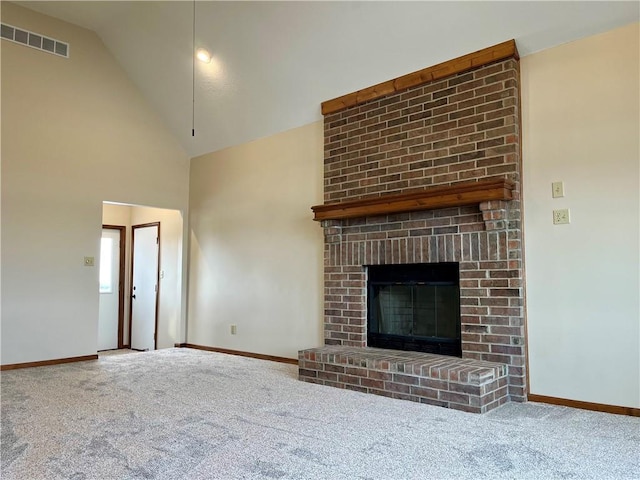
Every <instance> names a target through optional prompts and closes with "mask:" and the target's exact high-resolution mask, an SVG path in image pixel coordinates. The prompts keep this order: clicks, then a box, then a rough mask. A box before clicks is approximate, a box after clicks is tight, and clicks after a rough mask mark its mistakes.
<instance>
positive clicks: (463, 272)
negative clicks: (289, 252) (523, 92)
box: [323, 59, 526, 400]
mask: <svg viewBox="0 0 640 480" xmlns="http://www.w3.org/2000/svg"><path fill="white" fill-rule="evenodd" d="M519 97H520V93H519V63H518V61H517V60H515V59H508V60H504V61H501V62H498V63H495V64H491V65H487V66H484V67H481V68H478V69H476V70H473V71H469V72H465V73H461V74H458V75H455V76H452V77H450V78H448V79H444V80H439V81H437V82H433V83H429V84H426V85H422V86H419V87H414V88H412V89H409V90H406V91H404V92H400V93H396V94H393V95H389V96H386V97H383V98H381V99H378V100H374V101H371V102H368V103H366V104H362V105H358V106H354V107H351V108H348V109H346V110H343V111H341V112H337V113H333V114H329V115H327V116H325V166H324V168H325V177H324V178H325V180H324V188H325V194H324V196H325V202H326V203H335V202H340V201H347V200H354V199H359V198H367V197H377V196H383V195H386V194H396V193H407V192H410V191H412V190H421V189H423V188H425V187H429V186H432V185H450V184H454V183H457V182H461V181H473V180H478V179H485V178H490V177H502V178H504V177H507V178H509V179H511V180H513V181H514V182H515V184H516V188H515V190H514V200H513V201H509V202H485V203H483V204H481V205H472V206H467V207H458V208H447V209H437V210H430V211H422V212H413V213H405V214H397V215H382V216H373V217H366V218H358V219H352V220H343V221H325V222H323V226H324V229H325V343H326V344H328V345H337V344H342V345H350V346H366V267H365V266H366V265H377V264H393V263H429V262H450V261H453V262H459V263H460V288H461V317H462V318H461V320H462V350H463V357H467V358H477V359H480V360H489V361H497V362H503V363H505V364H507V365H508V366H509V368H508V371H509V393H510V396H511V399H513V400H524V399H525V396H526V392H525V346H524V312H523V310H524V289H523V270H522V259H523V254H522V248H521V237H522V232H521V221H522V218H521V210H520V194H519V192H520V171H521V168H520V127H519V125H520V119H519V110H520V108H519Z"/></svg>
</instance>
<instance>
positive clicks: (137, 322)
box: [131, 225, 160, 350]
mask: <svg viewBox="0 0 640 480" xmlns="http://www.w3.org/2000/svg"><path fill="white" fill-rule="evenodd" d="M159 230H160V229H159V225H149V226H140V227H138V226H134V227H133V228H132V231H133V237H132V238H133V278H132V282H131V284H132V287H131V290H132V291H131V348H132V349H134V350H155V343H156V342H155V339H156V308H157V296H158V253H159V249H160V235H159Z"/></svg>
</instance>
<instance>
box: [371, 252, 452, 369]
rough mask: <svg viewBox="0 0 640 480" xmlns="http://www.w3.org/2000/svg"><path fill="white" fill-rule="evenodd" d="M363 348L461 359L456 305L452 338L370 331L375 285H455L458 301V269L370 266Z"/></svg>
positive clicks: (427, 265)
mask: <svg viewBox="0 0 640 480" xmlns="http://www.w3.org/2000/svg"><path fill="white" fill-rule="evenodd" d="M367 273H368V278H367V345H368V346H369V347H378V348H386V349H392V350H405V351H406V350H408V351H417V352H427V353H435V354H440V355H450V356H455V357H462V335H461V322H460V303H459V301H458V305H457V306H458V315H457V324H456V338H445V337H422V336H417V335H411V336H404V335H393V334H387V333H379V332H375V331H373V328H372V325H374V324H377V319H376V317H375V315H376V308H375V306H374V303H373V302H374V290H375V288H376V287H378V286H388V285H403V286H410V287H413V288H416V287H417V286H418V285H446V286H455V287H456V288H457V289H458V299H459V298H460V295H459V291H460V268H459V265H458V263H457V262H442V263H417V264H399V265H398V264H396V265H370V266H368V267H367Z"/></svg>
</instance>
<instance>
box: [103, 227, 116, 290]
mask: <svg viewBox="0 0 640 480" xmlns="http://www.w3.org/2000/svg"><path fill="white" fill-rule="evenodd" d="M112 252H113V239H112V238H102V239H101V242H100V293H113V271H112V268H113V265H112V263H111V255H112Z"/></svg>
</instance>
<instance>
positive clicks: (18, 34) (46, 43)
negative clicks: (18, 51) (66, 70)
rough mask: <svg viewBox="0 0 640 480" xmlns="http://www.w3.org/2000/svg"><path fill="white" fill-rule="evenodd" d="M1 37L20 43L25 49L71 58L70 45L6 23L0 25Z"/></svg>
mask: <svg viewBox="0 0 640 480" xmlns="http://www.w3.org/2000/svg"><path fill="white" fill-rule="evenodd" d="M0 25H1V26H0V37H1V38H2V39H4V40H9V41H10V42H14V43H19V44H20V45H24V46H25V47H31V48H36V49H38V50H42V51H43V52H47V53H53V54H54V55H58V56H60V57H65V58H69V44H68V43H65V42H61V41H60V40H55V39H53V38H49V37H45V36H44V35H40V34H38V33H33V32H30V31H28V30H23V29H22V28H18V27H14V26H13V25H8V24H6V23H2V24H0Z"/></svg>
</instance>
